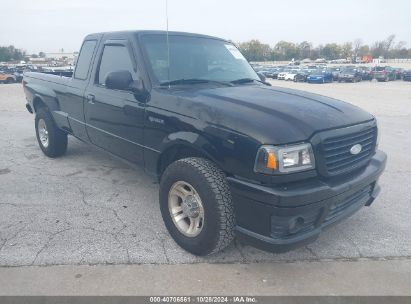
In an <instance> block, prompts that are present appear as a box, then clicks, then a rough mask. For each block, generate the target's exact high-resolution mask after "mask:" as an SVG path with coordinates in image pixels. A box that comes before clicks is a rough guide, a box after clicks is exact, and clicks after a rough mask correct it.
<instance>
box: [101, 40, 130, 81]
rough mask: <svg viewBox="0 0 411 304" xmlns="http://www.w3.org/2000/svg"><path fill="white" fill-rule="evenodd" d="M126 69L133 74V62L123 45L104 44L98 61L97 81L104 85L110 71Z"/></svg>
mask: <svg viewBox="0 0 411 304" xmlns="http://www.w3.org/2000/svg"><path fill="white" fill-rule="evenodd" d="M120 70H126V71H129V72H130V73H131V74H132V75H133V64H132V62H131V58H130V54H129V52H128V49H127V48H126V47H125V46H121V45H106V46H105V47H104V51H103V55H102V57H101V61H100V68H99V70H98V79H97V83H98V84H99V85H102V86H104V82H105V79H106V76H107V74H108V73H110V72H115V71H120Z"/></svg>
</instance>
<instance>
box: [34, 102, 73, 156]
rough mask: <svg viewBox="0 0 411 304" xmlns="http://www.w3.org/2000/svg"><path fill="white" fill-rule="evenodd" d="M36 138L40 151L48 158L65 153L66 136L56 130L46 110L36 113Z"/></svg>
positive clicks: (42, 109) (39, 110)
mask: <svg viewBox="0 0 411 304" xmlns="http://www.w3.org/2000/svg"><path fill="white" fill-rule="evenodd" d="M35 126H36V136H37V141H38V143H39V146H40V149H41V150H42V151H43V153H44V154H46V155H47V156H48V157H53V158H54V157H58V156H61V155H63V154H64V153H66V151H67V134H66V133H64V132H63V131H62V130H60V129H59V128H57V126H56V124H55V123H54V120H53V117H52V116H51V114H50V112H49V111H48V110H47V109H46V108H44V107H43V108H40V109H38V111H37V112H36V119H35Z"/></svg>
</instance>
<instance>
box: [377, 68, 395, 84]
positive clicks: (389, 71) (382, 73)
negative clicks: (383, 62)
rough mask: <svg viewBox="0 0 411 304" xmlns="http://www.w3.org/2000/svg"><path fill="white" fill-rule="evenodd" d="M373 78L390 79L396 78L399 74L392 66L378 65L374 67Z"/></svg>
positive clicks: (379, 79)
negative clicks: (396, 73)
mask: <svg viewBox="0 0 411 304" xmlns="http://www.w3.org/2000/svg"><path fill="white" fill-rule="evenodd" d="M372 74H373V78H375V79H377V80H378V81H390V80H395V79H396V78H397V76H396V75H395V70H394V69H393V68H392V67H390V66H376V67H375V68H374V69H373V72H372Z"/></svg>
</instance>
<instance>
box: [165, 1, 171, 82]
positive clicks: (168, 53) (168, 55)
mask: <svg viewBox="0 0 411 304" xmlns="http://www.w3.org/2000/svg"><path fill="white" fill-rule="evenodd" d="M166 29H167V31H166V36H167V63H168V71H167V74H168V75H167V77H168V79H167V81H170V42H169V40H168V0H166ZM168 88H170V84H169V85H168Z"/></svg>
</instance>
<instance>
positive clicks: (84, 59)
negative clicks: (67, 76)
mask: <svg viewBox="0 0 411 304" xmlns="http://www.w3.org/2000/svg"><path fill="white" fill-rule="evenodd" d="M96 44H97V40H86V41H84V42H83V45H82V46H81V50H80V55H79V57H78V60H77V64H76V70H75V71H74V78H76V79H80V80H86V79H87V77H88V72H89V70H90V66H91V59H92V57H93V53H94V49H95V48H96Z"/></svg>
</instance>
